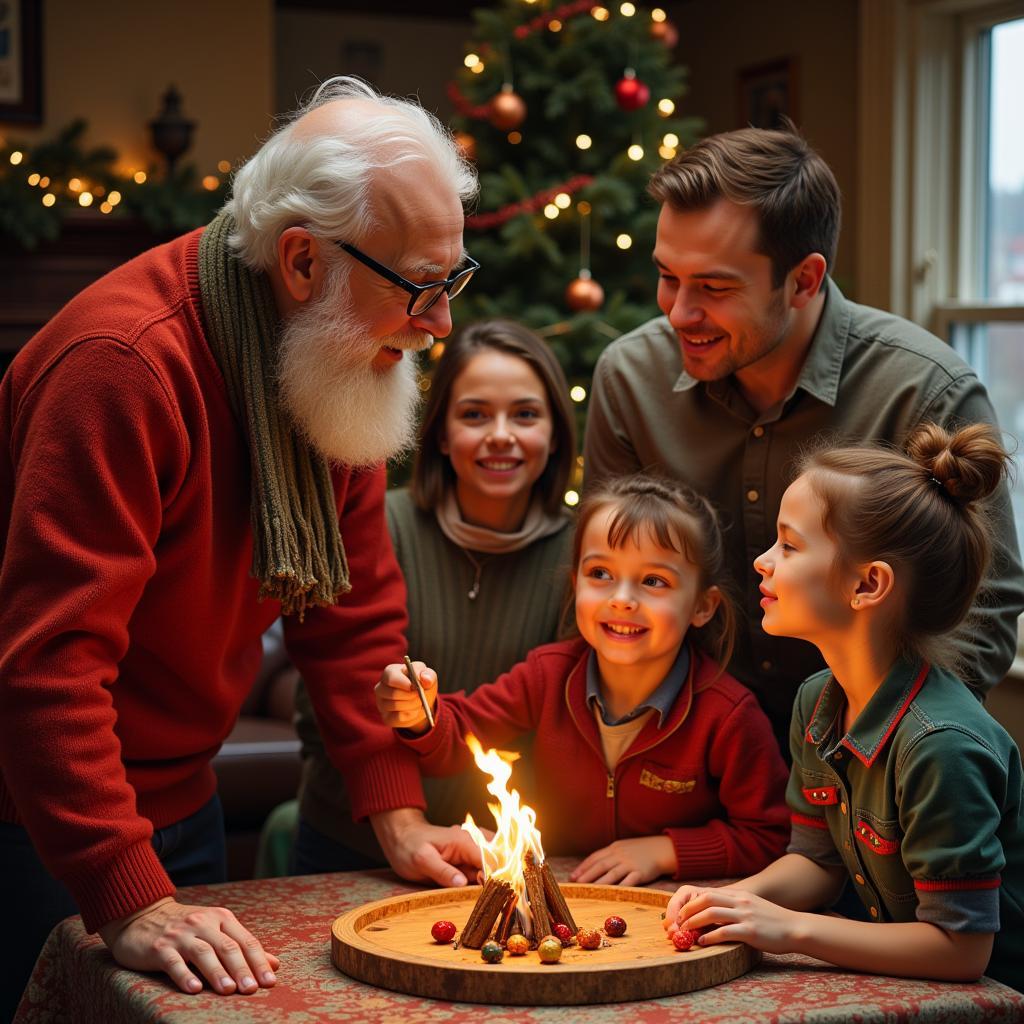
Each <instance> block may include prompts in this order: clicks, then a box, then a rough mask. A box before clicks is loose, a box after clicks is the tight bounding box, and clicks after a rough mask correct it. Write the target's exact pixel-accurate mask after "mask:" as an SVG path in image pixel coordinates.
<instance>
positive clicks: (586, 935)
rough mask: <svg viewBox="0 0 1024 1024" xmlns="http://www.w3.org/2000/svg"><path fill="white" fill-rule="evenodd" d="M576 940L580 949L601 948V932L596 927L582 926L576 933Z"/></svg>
mask: <svg viewBox="0 0 1024 1024" xmlns="http://www.w3.org/2000/svg"><path fill="white" fill-rule="evenodd" d="M576 942H577V944H578V945H579V947H580V949H600V948H601V933H600V932H599V931H598V930H597V929H596V928H581V929H580V930H579V931H578V932H577V933H576Z"/></svg>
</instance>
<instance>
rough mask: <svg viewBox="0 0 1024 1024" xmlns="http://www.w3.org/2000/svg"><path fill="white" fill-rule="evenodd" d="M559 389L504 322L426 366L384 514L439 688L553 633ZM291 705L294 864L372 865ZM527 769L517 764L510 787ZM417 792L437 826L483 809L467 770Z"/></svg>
mask: <svg viewBox="0 0 1024 1024" xmlns="http://www.w3.org/2000/svg"><path fill="white" fill-rule="evenodd" d="M453 276H455V275H454V274H453ZM453 291H454V288H453ZM567 396H568V385H567V384H566V382H565V378H564V376H563V374H562V371H561V368H560V367H559V365H558V362H557V360H556V359H555V357H554V355H553V354H552V352H551V350H550V349H549V348H548V346H547V344H546V343H545V342H544V341H543V340H542V339H541V338H539V337H538V336H537V335H536V334H534V333H533V332H531V331H529V330H527V329H526V328H525V327H522V326H520V325H519V324H515V323H511V322H507V321H485V322H483V323H479V324H475V325H472V326H470V327H467V328H466V329H465V330H464V331H463V332H462V333H461V334H459V335H458V336H457V337H455V338H454V339H452V340H451V341H450V342H448V343H447V344H446V347H445V352H444V355H443V356H442V357H441V359H440V361H439V362H438V364H437V367H436V369H435V371H434V375H433V382H432V386H431V389H430V396H429V398H428V401H427V405H426V409H425V411H424V417H423V423H422V426H421V428H420V444H419V450H418V452H417V456H416V461H415V465H414V468H413V479H412V485H411V487H409V488H408V489H401V490H394V491H391V492H389V494H388V499H387V514H388V526H389V529H390V532H391V538H392V541H393V543H394V545H395V551H396V554H397V556H398V561H399V565H400V566H401V568H402V571H403V574H404V575H405V580H406V586H407V590H408V609H409V627H408V630H407V638H408V642H409V651H410V653H411V655H412V657H413V658H417V659H423V660H425V661H427V662H428V663H429V664H430V665H431V666H432V667H433V668H434V669H436V670H437V674H438V677H439V681H440V688H441V690H442V692H445V693H450V692H454V691H456V690H466V691H472V690H474V689H475V688H476V687H477V686H478V685H479V684H480V683H483V682H485V681H487V680H489V679H493V678H494V677H496V676H498V675H499V674H500V673H502V672H504V671H505V670H507V669H508V668H510V667H511V666H512V665H513V664H515V663H516V662H517V661H519V660H521V659H522V658H524V657H525V656H526V654H527V652H528V651H530V650H531V649H532V648H534V647H537V646H539V645H541V644H544V643H547V642H548V641H551V640H553V639H555V636H556V634H557V632H558V625H559V619H560V615H561V609H562V605H563V603H564V594H565V589H566V584H567V582H568V556H569V545H570V542H571V533H572V531H571V530H570V529H569V525H570V517H569V514H568V512H567V510H566V509H565V506H564V503H563V495H564V493H565V488H566V486H567V482H568V477H569V472H570V469H571V467H572V465H573V461H574V459H575V455H576V439H575V435H574V431H573V413H572V410H571V408H570V406H569V401H568V397H567ZM383 667H384V666H383V665H382V666H381V668H383ZM298 705H299V723H298V724H299V733H300V736H301V737H302V741H303V748H304V749H303V754H304V771H303V782H302V786H301V789H300V819H299V827H298V835H297V840H296V845H295V850H294V863H293V865H292V868H293V870H294V871H296V872H297V873H307V872H317V871H331V870H348V869H354V868H359V867H363V866H367V865H372V864H383V863H384V859H383V855H382V854H381V852H380V848H379V845H378V843H377V840H376V838H375V836H374V834H373V831H372V829H371V828H370V826H369V825H366V824H360V825H356V824H353V822H352V821H351V816H350V813H349V802H348V797H347V795H346V793H345V787H344V783H343V781H342V778H341V776H340V775H339V773H338V771H337V769H336V768H335V767H334V766H333V765H332V764H331V763H330V761H329V760H328V758H327V756H326V754H325V752H324V748H323V744H322V741H321V739H320V736H319V733H318V730H317V725H316V719H315V715H314V712H313V709H312V707H311V705H310V702H309V699H308V697H307V696H306V695H305V693H304V692H300V695H299V700H298ZM528 774H529V767H528V764H526V763H524V762H520V763H519V764H518V765H517V768H516V779H517V785H521V778H522V776H524V775H528ZM425 791H426V797H427V814H428V816H429V818H430V820H431V821H432V822H434V823H435V824H439V825H449V824H460V823H461V822H462V821H463V819H464V818H465V816H466V812H467V811H470V812H471V813H472V814H473V816H474V818H475V819H476V820H478V821H481V822H484V823H486V822H487V821H489V820H490V818H489V813H488V811H487V807H486V799H487V795H486V792H485V790H484V788H483V785H482V783H481V781H480V776H479V773H476V772H470V773H467V774H466V775H465V776H460V777H458V778H455V779H446V780H443V781H441V780H433V779H427V780H425Z"/></svg>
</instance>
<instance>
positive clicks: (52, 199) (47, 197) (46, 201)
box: [43, 192, 57, 206]
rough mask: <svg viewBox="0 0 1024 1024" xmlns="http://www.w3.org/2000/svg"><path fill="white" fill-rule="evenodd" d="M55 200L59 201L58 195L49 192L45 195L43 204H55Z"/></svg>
mask: <svg viewBox="0 0 1024 1024" xmlns="http://www.w3.org/2000/svg"><path fill="white" fill-rule="evenodd" d="M55 202H57V197H56V196H55V195H54V194H53V193H52V192H47V193H46V195H45V196H43V206H53V204H54V203H55Z"/></svg>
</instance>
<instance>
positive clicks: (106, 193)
mask: <svg viewBox="0 0 1024 1024" xmlns="http://www.w3.org/2000/svg"><path fill="white" fill-rule="evenodd" d="M27 156H28V154H27V153H26V152H25V151H24V150H21V149H14V150H12V151H11V152H10V153H9V154H8V158H7V159H8V160H9V162H10V163H11V165H12V166H14V167H21V166H22V165H23V164H24V163H25V161H26V158H27ZM23 170H27V171H28V173H27V174H26V177H25V181H26V183H27V184H28V185H29V186H30V187H31V188H38V189H39V190H40V193H41V195H40V197H39V201H40V203H42V205H43V206H45V207H48V208H49V207H52V206H55V205H56V204H57V203H58V202H60V201H65V202H69V203H72V204H76V205H78V206H80V207H82V208H83V209H88V208H90V207H94V208H95V209H97V210H99V212H100V213H102V214H109V213H113V212H114V209H115V207H117V206H118V204H119V203H120V202H121V201H122V200H123V199H124V195H123V193H122V191H121V189H119V188H108V187H107V186H106V185H104V184H103V183H102V182H99V181H90V180H88V179H87V178H85V177H83V176H80V175H73V176H71V177H70V178H68V179H67V181H63V180H61V179H60V178H58V177H55V176H50V175H47V174H42V173H40V172H39V171H36V170H31V169H29V168H27V167H24V168H23ZM217 170H218V172H219V174H207V175H205V176H204V177H203V179H202V182H201V184H202V187H203V188H204V189H206V191H207V192H215V191H216V190H217V189H218V188H220V187H221V185H222V184H223V182H224V180H226V176H227V175H228V174H229V173H230V172H231V163H230V162H229V161H227V160H221V161H220V162H219V163H218V164H217ZM104 177H107V178H108V179H109V178H111V177H113V178H121V179H123V180H124V181H125V183H128V182H131V183H133V184H135V185H144V184H145V183H146V182H147V181H148V180H149V173H148V172H147V171H143V170H136V169H135V168H134V167H131V168H128V169H126V170H124V171H119V172H115V173H113V174H111V175H104Z"/></svg>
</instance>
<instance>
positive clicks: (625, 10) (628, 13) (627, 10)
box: [619, 0, 636, 18]
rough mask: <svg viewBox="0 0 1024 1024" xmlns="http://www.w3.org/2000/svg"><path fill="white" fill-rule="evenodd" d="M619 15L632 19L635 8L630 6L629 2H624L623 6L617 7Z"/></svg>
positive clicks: (632, 5)
mask: <svg viewBox="0 0 1024 1024" xmlns="http://www.w3.org/2000/svg"><path fill="white" fill-rule="evenodd" d="M619 13H620V14H622V15H624V16H625V17H627V18H632V17H633V15H634V14H636V6H635V5H634V4H631V3H630V2H629V0H626V2H625V3H624V4H622V5H621V6H620V7H619Z"/></svg>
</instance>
